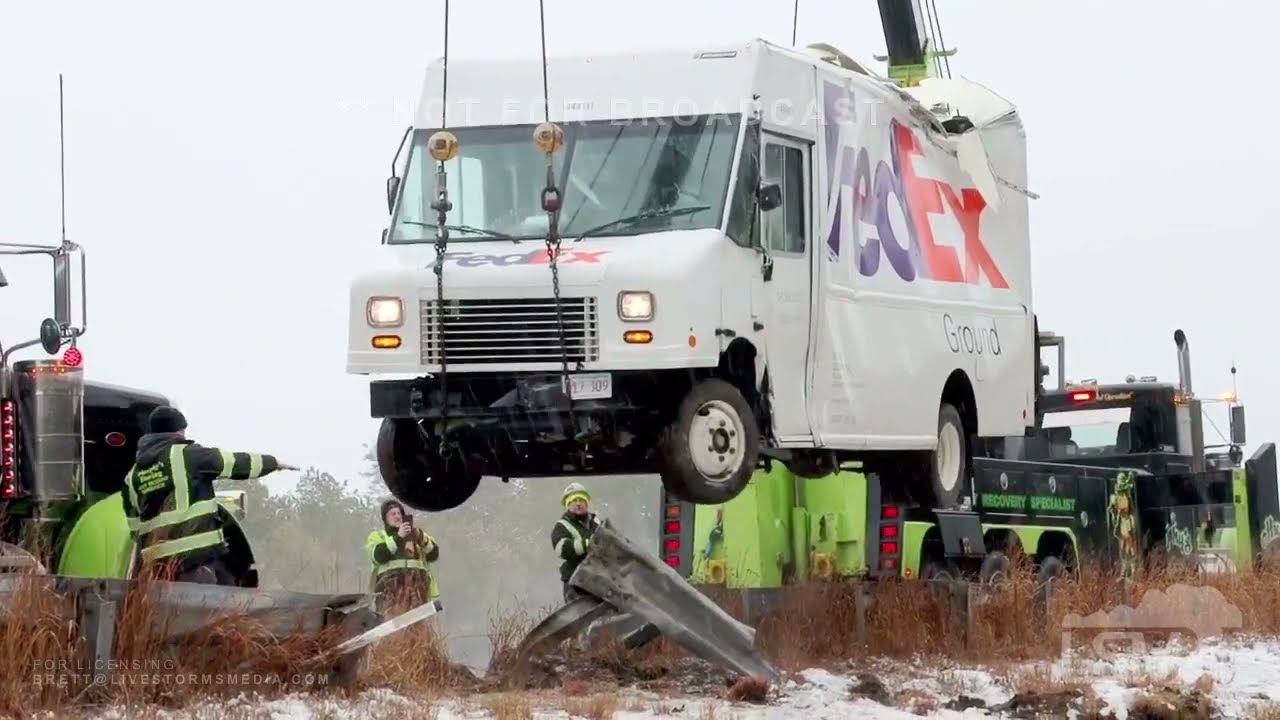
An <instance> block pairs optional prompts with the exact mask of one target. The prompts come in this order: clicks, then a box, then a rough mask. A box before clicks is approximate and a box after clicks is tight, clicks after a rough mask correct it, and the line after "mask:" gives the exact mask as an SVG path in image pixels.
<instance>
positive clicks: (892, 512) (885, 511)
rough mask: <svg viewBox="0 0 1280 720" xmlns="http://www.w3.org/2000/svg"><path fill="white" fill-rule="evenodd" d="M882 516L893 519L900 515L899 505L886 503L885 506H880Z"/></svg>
mask: <svg viewBox="0 0 1280 720" xmlns="http://www.w3.org/2000/svg"><path fill="white" fill-rule="evenodd" d="M880 517H882V518H886V519H892V518H896V517H898V506H897V505H885V506H884V507H882V508H880Z"/></svg>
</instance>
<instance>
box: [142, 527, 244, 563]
mask: <svg viewBox="0 0 1280 720" xmlns="http://www.w3.org/2000/svg"><path fill="white" fill-rule="evenodd" d="M223 542H224V538H223V536H222V531H221V530H210V531H209V532H202V533H200V534H198V535H190V536H188V537H184V538H178V539H176V540H165V541H164V542H159V543H156V544H155V545H152V546H151V547H146V548H143V549H142V559H143V560H147V561H152V560H160V559H162V558H167V557H173V556H174V555H182V554H185V553H190V552H195V551H197V550H204V549H205V548H210V547H217V546H218V545H221V544H222V543H223Z"/></svg>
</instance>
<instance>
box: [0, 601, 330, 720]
mask: <svg viewBox="0 0 1280 720" xmlns="http://www.w3.org/2000/svg"><path fill="white" fill-rule="evenodd" d="M18 579H19V580H20V582H19V585H18V588H17V591H16V592H15V593H14V595H12V596H11V598H10V602H9V603H8V605H7V607H5V608H3V609H2V610H0V678H3V679H0V713H3V714H6V715H24V714H27V713H31V712H34V711H37V710H42V709H51V708H59V707H67V706H79V705H84V704H87V703H90V702H111V703H121V704H126V705H139V704H158V705H161V706H172V705H179V704H185V703H186V702H187V701H189V700H190V699H192V698H200V697H208V696H211V695H219V694H226V693H231V694H238V693H240V692H244V691H250V692H252V691H254V690H262V691H266V692H269V693H276V692H280V691H282V690H286V689H296V686H289V685H288V683H289V682H290V681H291V680H292V679H294V678H296V679H298V680H302V679H303V678H304V677H305V676H307V675H310V676H311V678H312V679H313V684H312V686H313V687H314V686H316V685H320V684H328V683H329V682H330V681H333V682H335V683H336V680H337V678H336V675H334V674H333V670H334V667H333V665H332V663H326V662H322V661H318V658H319V657H320V656H321V655H323V654H324V653H325V652H326V651H327V650H328V649H330V648H332V647H333V645H335V644H336V643H337V642H338V641H339V640H340V637H339V636H338V630H337V629H336V628H334V629H332V630H329V631H326V632H324V633H321V634H319V635H313V636H307V635H303V634H300V633H293V634H290V635H288V636H286V637H283V638H275V637H270V636H269V635H268V634H267V633H266V632H265V631H264V628H263V626H262V625H261V624H260V623H259V622H257V621H255V620H254V619H252V618H249V617H248V616H246V615H245V614H244V613H243V612H237V609H234V608H230V609H226V610H225V612H222V613H219V614H217V615H215V616H214V617H213V618H211V619H212V620H213V623H212V625H211V626H209V627H208V628H206V629H205V630H202V631H199V632H197V633H193V634H191V635H188V636H187V637H185V638H183V639H181V640H179V641H177V642H173V643H164V642H162V638H163V637H164V636H165V635H167V634H168V631H169V630H170V629H171V627H172V625H171V623H172V621H173V618H172V617H163V616H161V615H160V613H159V612H158V610H157V606H156V596H155V591H156V589H157V588H156V585H155V584H154V583H153V582H151V581H150V580H149V579H146V578H144V579H142V580H141V581H140V582H139V583H138V584H137V585H136V586H135V587H134V588H133V589H132V590H131V591H130V592H129V594H128V595H126V597H125V598H124V599H123V601H122V602H121V603H120V605H119V607H118V609H117V615H118V620H117V624H116V635H115V642H114V660H113V662H112V664H111V666H110V667H108V668H105V669H106V670H109V671H110V674H109V679H108V681H107V682H106V683H105V684H103V685H95V684H94V683H93V675H94V670H95V668H94V667H93V663H92V661H91V660H90V659H88V658H87V656H86V655H85V654H84V653H83V643H82V641H81V640H80V638H79V634H78V633H77V632H76V629H77V628H76V619H77V617H78V612H77V608H76V607H75V605H76V602H75V600H74V598H73V597H69V596H65V595H58V594H55V593H54V592H53V591H52V589H51V588H50V587H49V586H48V585H47V584H46V583H44V582H42V581H40V576H32V575H27V576H19V577H18Z"/></svg>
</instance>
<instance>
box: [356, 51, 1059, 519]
mask: <svg viewBox="0 0 1280 720" xmlns="http://www.w3.org/2000/svg"><path fill="white" fill-rule="evenodd" d="M441 69H442V63H440V62H437V63H435V64H434V65H433V66H431V67H430V68H429V70H428V73H427V78H426V82H425V88H424V90H423V96H422V101H421V103H420V106H419V108H418V111H419V114H418V117H417V119H416V122H415V127H414V128H412V129H411V130H412V132H411V133H409V132H407V133H406V137H408V138H410V146H409V150H408V152H407V159H406V160H404V161H403V165H402V166H401V167H400V168H397V163H396V162H395V161H393V163H392V165H393V177H392V178H390V180H389V181H388V187H387V191H388V205H389V207H390V212H391V220H390V225H389V227H388V228H387V229H386V230H385V231H384V236H383V241H384V244H385V245H386V246H387V247H386V251H387V252H388V254H389V256H390V258H389V259H391V260H392V262H391V263H390V264H389V265H388V266H387V268H386V269H383V270H379V271H377V272H369V273H365V274H362V275H360V276H359V277H358V278H357V279H355V281H354V282H353V283H352V285H351V315H350V346H349V350H348V356H347V371H348V372H349V373H353V374H361V375H369V376H372V377H373V378H374V379H373V380H372V381H371V384H370V409H371V413H372V416H373V417H375V418H381V420H382V426H381V430H380V432H379V435H378V441H377V457H378V462H379V465H380V468H381V473H382V476H383V478H384V480H385V482H386V484H387V486H388V488H389V489H390V490H391V492H392V493H393V494H394V495H395V496H396V497H398V498H399V499H400V500H402V501H403V502H405V503H406V504H408V505H410V506H412V507H415V508H419V509H424V510H428V511H440V510H446V509H449V508H452V507H456V506H458V505H460V504H462V503H463V502H465V501H466V500H467V498H469V497H470V496H471V494H472V493H473V492H474V491H475V490H476V488H477V487H478V484H479V482H480V478H481V476H482V475H490V476H499V477H502V478H504V479H506V478H509V477H513V476H517V477H545V476H573V475H604V474H635V473H654V472H657V473H659V474H661V477H662V480H663V483H664V486H665V488H666V489H667V490H668V491H669V492H670V493H672V494H674V495H675V496H676V497H679V498H682V499H684V500H687V501H690V502H694V503H703V504H705V503H720V502H723V501H726V500H728V499H730V498H732V497H734V496H736V495H737V494H738V493H739V492H741V490H742V489H743V487H744V486H745V485H746V483H747V481H748V479H749V478H750V477H751V475H752V473H753V472H754V471H755V470H756V469H757V468H758V467H759V465H760V463H762V462H770V461H780V462H784V463H786V464H787V465H788V466H789V467H791V468H792V469H793V470H794V471H796V472H797V473H798V474H801V475H804V476H813V475H820V474H825V473H827V472H830V471H831V470H832V469H833V468H835V467H836V463H839V462H844V461H846V460H862V461H863V462H864V463H865V465H864V467H866V468H867V469H868V470H870V471H874V472H878V473H880V475H881V477H882V478H883V479H885V480H886V481H887V482H885V483H884V486H885V487H898V488H901V489H902V491H903V493H904V495H910V496H912V497H914V498H916V499H918V500H919V501H920V502H924V503H929V504H931V506H933V507H940V506H952V505H954V504H956V503H957V502H958V500H959V499H960V498H961V497H962V496H963V494H964V493H965V492H966V489H967V485H968V465H969V460H970V459H971V458H972V456H973V453H974V450H975V448H981V447H982V444H983V442H984V440H985V439H986V438H1005V437H1007V436H1013V435H1023V434H1025V433H1026V432H1027V431H1028V429H1029V428H1033V427H1034V423H1035V410H1034V408H1035V399H1036V388H1037V384H1038V382H1039V374H1038V370H1039V368H1038V367H1037V363H1036V360H1035V319H1034V316H1033V314H1032V307H1031V267H1030V266H1031V260H1030V247H1029V237H1028V217H1027V215H1028V213H1027V205H1028V193H1027V192H1026V191H1025V190H1023V189H1022V188H1024V187H1025V185H1026V154H1025V152H1026V141H1025V137H1024V133H1023V128H1022V125H1021V121H1020V119H1019V116H1018V113H1017V112H1016V110H1015V109H1014V108H1013V106H1011V105H1010V104H1009V103H1007V102H1006V101H1004V100H1002V99H1001V98H1000V97H998V96H997V95H995V94H994V93H992V92H990V91H988V90H986V89H985V88H983V87H981V86H979V85H976V84H974V83H971V82H969V81H962V80H941V79H937V80H926V81H924V82H923V83H921V84H919V85H918V86H915V87H910V88H901V87H898V86H897V85H896V84H895V83H893V82H891V81H889V80H887V79H885V78H882V77H878V76H875V75H873V74H871V73H869V72H868V71H866V70H865V69H863V68H861V67H860V66H858V65H856V63H853V62H852V61H850V60H848V58H847V57H845V56H843V55H842V54H840V53H838V52H835V51H831V49H830V48H829V47H828V46H812V47H811V48H809V49H807V50H796V49H789V48H783V47H779V46H775V45H771V44H769V43H767V42H764V41H761V40H754V41H751V42H747V43H743V44H740V45H737V46H732V47H715V48H689V49H683V50H677V51H669V52H649V53H644V54H633V53H627V54H617V55H605V56H594V57H580V58H567V59H554V58H553V59H551V60H550V61H549V62H548V64H547V73H548V77H549V84H548V87H549V93H548V97H549V102H547V103H545V104H544V87H543V76H542V72H543V66H542V63H541V61H539V60H533V59H530V60H528V61H456V62H452V61H451V62H450V63H449V68H448V83H447V90H448V93H449V95H448V97H447V98H444V97H443V96H442V80H443V78H442V72H441ZM442 110H445V111H447V112H446V113H445V114H444V115H443V120H442ZM546 112H549V119H550V122H552V123H555V124H556V127H557V128H558V129H559V130H558V131H559V132H562V136H561V137H560V139H561V140H562V145H561V146H559V147H558V149H556V150H555V151H554V153H552V154H548V153H546V152H544V151H543V149H540V147H539V145H537V144H536V143H535V139H534V135H535V128H537V127H538V126H539V124H540V123H542V122H543V121H544V117H545V116H544V113H546ZM442 128H443V129H447V130H448V133H449V134H444V135H438V136H437V139H438V140H440V142H439V143H433V142H429V141H430V140H431V138H432V137H433V135H435V134H437V133H438V132H439V131H441V129H442ZM543 135H544V136H543V138H542V140H544V141H545V140H546V136H545V135H546V134H545V133H544V134H543ZM441 138H443V139H441ZM402 149H403V141H402ZM433 152H434V154H433ZM398 154H399V153H397V155H398ZM433 158H435V159H433ZM437 160H441V161H443V162H442V164H441V163H440V162H437ZM441 170H443V175H442V176H440V175H438V173H439V172H440V171H441ZM548 180H550V181H551V183H552V184H553V185H554V187H555V188H556V190H555V191H554V192H553V193H552V194H553V195H555V196H556V197H558V198H559V199H560V201H561V202H560V204H559V207H555V205H554V204H553V205H550V206H545V207H544V205H543V204H542V199H543V196H544V188H545V187H546V186H547V184H548ZM438 188H439V189H440V190H443V191H445V192H444V193H443V199H445V200H446V201H447V202H446V204H437V200H440V199H442V198H441V195H442V193H440V192H438ZM548 208H552V210H553V211H554V212H549V211H548ZM442 213H443V215H442ZM442 217H443V222H442V221H441V218H442ZM553 217H554V222H553ZM440 226H444V227H445V228H446V229H447V233H445V232H443V231H442V230H441V227H440ZM549 228H554V229H555V230H556V231H557V233H552V234H555V235H556V237H555V238H553V239H550V240H549V239H548V235H549V233H548V230H549ZM446 234H447V237H444V235H446ZM437 270H438V272H437ZM379 376H382V377H379Z"/></svg>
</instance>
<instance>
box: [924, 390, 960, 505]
mask: <svg viewBox="0 0 1280 720" xmlns="http://www.w3.org/2000/svg"><path fill="white" fill-rule="evenodd" d="M968 437H969V436H968V433H966V432H965V429H964V421H963V420H961V418H960V412H959V411H958V410H956V408H955V406H954V405H952V404H950V403H945V402H944V403H942V405H941V406H940V407H939V408H938V449H937V450H934V451H933V452H931V453H929V465H928V467H929V484H930V486H931V487H932V488H933V497H934V499H935V501H936V502H937V504H938V506H939V507H942V508H950V507H955V506H956V505H959V504H960V498H961V497H962V496H964V495H965V494H967V492H968V489H969V487H968V485H969V482H968V480H969V447H968Z"/></svg>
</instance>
